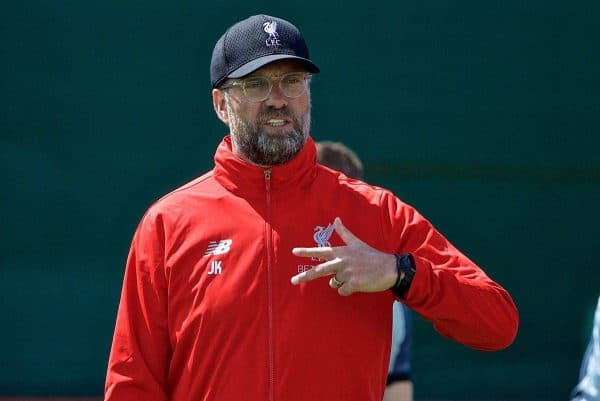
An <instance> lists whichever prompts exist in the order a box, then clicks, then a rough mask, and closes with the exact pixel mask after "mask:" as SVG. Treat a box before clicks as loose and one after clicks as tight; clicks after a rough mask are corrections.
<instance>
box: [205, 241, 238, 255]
mask: <svg viewBox="0 0 600 401" xmlns="http://www.w3.org/2000/svg"><path fill="white" fill-rule="evenodd" d="M232 242H233V240H230V239H222V240H221V241H210V243H209V244H208V248H206V252H204V256H207V255H223V254H224V253H227V252H229V250H230V249H231V243H232Z"/></svg>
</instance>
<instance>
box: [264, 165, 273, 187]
mask: <svg viewBox="0 0 600 401" xmlns="http://www.w3.org/2000/svg"><path fill="white" fill-rule="evenodd" d="M264 174H265V187H266V188H267V191H269V190H270V189H271V170H270V169H267V170H265V172H264Z"/></svg>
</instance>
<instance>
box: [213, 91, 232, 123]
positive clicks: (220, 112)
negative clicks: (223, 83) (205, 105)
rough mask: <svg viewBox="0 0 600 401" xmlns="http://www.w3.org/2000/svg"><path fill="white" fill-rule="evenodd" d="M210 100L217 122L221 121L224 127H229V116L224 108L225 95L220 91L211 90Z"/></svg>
mask: <svg viewBox="0 0 600 401" xmlns="http://www.w3.org/2000/svg"><path fill="white" fill-rule="evenodd" d="M212 100H213V107H214V109H215V113H217V117H219V120H221V121H223V122H224V123H225V125H229V115H228V114H227V107H225V93H224V92H223V91H222V90H219V89H213V90H212Z"/></svg>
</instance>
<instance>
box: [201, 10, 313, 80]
mask: <svg viewBox="0 0 600 401" xmlns="http://www.w3.org/2000/svg"><path fill="white" fill-rule="evenodd" d="M284 59H292V60H299V61H301V62H302V63H303V64H304V65H305V67H306V69H307V70H308V71H309V72H312V73H317V72H319V67H317V66H316V65H315V64H314V63H313V62H312V61H311V60H310V57H309V55H308V46H307V45H306V42H305V41H304V38H303V37H302V34H301V33H300V31H299V30H298V28H296V27H295V26H294V25H293V24H292V23H291V22H288V21H286V20H284V19H281V18H277V17H271V16H268V15H253V16H252V17H249V18H247V19H245V20H242V21H240V22H238V23H236V24H234V25H232V26H231V27H229V29H227V31H225V33H224V34H223V36H221V37H220V38H219V40H218V41H217V44H216V45H215V48H214V49H213V54H212V60H211V62H210V81H211V84H212V87H213V88H216V87H218V86H219V85H220V84H221V83H222V82H223V81H224V80H225V79H226V78H241V77H243V76H245V75H248V74H250V73H251V72H253V71H256V70H257V69H259V68H260V67H262V66H264V65H266V64H269V63H272V62H273V61H276V60H284Z"/></svg>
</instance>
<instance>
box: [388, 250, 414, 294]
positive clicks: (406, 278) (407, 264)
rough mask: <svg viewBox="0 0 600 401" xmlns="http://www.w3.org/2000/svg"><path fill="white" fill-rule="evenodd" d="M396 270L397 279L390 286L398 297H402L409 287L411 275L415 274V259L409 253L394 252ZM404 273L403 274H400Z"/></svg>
mask: <svg viewBox="0 0 600 401" xmlns="http://www.w3.org/2000/svg"><path fill="white" fill-rule="evenodd" d="M394 256H395V257H396V270H397V271H398V279H397V280H396V283H395V284H394V285H393V286H392V288H390V290H392V292H393V293H394V294H395V295H396V296H398V297H404V295H405V294H406V293H407V292H408V289H409V288H410V284H411V283H412V280H413V277H414V276H415V272H416V269H415V261H414V259H413V256H412V255H411V254H410V253H405V254H401V255H399V254H396V255H394ZM402 273H404V275H403V274H402ZM401 277H402V278H401Z"/></svg>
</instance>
